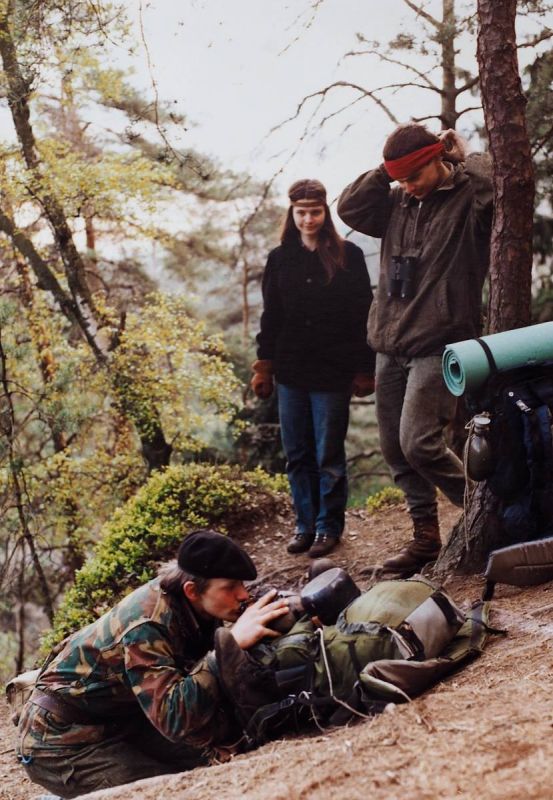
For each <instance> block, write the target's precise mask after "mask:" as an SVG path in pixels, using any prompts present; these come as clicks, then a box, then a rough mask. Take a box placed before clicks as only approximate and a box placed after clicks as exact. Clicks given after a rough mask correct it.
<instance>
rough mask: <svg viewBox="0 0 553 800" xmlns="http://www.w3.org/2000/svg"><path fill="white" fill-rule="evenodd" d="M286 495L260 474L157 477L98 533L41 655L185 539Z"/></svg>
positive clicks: (203, 471) (210, 471) (222, 470)
mask: <svg viewBox="0 0 553 800" xmlns="http://www.w3.org/2000/svg"><path fill="white" fill-rule="evenodd" d="M282 488H283V482H282V477H281V476H276V477H271V476H269V475H268V474H267V473H265V472H263V470H261V469H256V470H253V471H252V472H241V471H240V470H239V469H238V468H237V467H230V466H211V465H206V464H186V465H184V466H182V465H181V466H172V467H168V468H167V469H166V470H164V471H162V472H156V473H154V475H152V477H151V478H150V480H149V481H148V482H147V483H146V484H145V485H144V486H143V487H142V488H141V489H140V490H139V491H138V492H137V493H136V494H135V495H134V497H132V498H131V499H130V500H129V501H128V502H127V503H126V504H125V505H124V506H123V507H122V508H120V509H118V510H117V511H116V512H115V514H114V515H113V517H112V518H111V520H110V521H109V522H107V523H106V524H105V525H104V527H103V528H102V531H101V540H100V541H99V542H98V544H97V545H96V547H95V548H94V551H93V554H92V556H91V558H89V559H88V561H87V562H86V564H85V565H84V566H83V567H82V569H80V570H79V571H78V572H77V573H76V575H75V583H74V585H73V586H72V587H71V589H69V591H68V592H67V593H66V595H65V598H64V600H63V603H62V605H61V606H60V608H59V610H58V612H57V614H56V617H55V619H54V626H53V628H52V630H51V631H50V632H49V633H48V634H47V636H46V637H45V639H44V641H43V647H42V650H46V649H48V648H50V647H52V646H53V645H54V644H56V643H57V642H59V641H60V640H61V639H63V638H64V637H65V636H67V635H68V634H69V633H71V632H72V631H74V630H77V629H78V628H81V627H83V625H86V624H88V623H89V622H92V621H93V620H94V619H96V618H97V617H98V616H100V615H101V614H102V613H104V612H105V611H107V610H108V608H110V607H111V606H112V605H113V604H114V603H115V602H117V600H119V599H120V598H121V597H122V596H124V595H125V594H127V593H128V592H129V591H131V590H132V589H134V588H135V587H136V586H139V585H140V584H142V583H144V582H146V581H148V580H150V579H151V578H153V577H154V576H155V574H156V571H157V566H158V563H159V562H160V561H164V560H168V559H170V558H173V557H174V555H175V551H176V549H177V547H178V545H179V544H180V543H181V541H182V539H183V536H184V535H185V534H186V533H187V531H190V530H192V529H194V528H198V527H206V526H211V525H213V526H215V527H217V528H218V529H219V530H222V531H224V530H225V525H224V518H225V517H227V516H236V515H237V514H238V513H239V515H240V516H241V517H244V515H247V514H248V513H251V512H254V511H255V509H257V508H258V507H259V506H260V505H263V502H264V501H265V502H266V501H267V500H268V499H270V498H273V496H274V494H275V493H277V492H278V491H280V490H281V489H282Z"/></svg>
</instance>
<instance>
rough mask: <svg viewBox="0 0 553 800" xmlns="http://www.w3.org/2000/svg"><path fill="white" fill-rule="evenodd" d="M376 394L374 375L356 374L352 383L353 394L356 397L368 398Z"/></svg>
mask: <svg viewBox="0 0 553 800" xmlns="http://www.w3.org/2000/svg"><path fill="white" fill-rule="evenodd" d="M373 392H374V375H369V374H368V373H366V372H356V373H355V375H354V376H353V380H352V382H351V393H352V394H353V395H355V397H366V396H367V395H368V394H372V393H373Z"/></svg>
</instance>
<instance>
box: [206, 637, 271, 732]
mask: <svg viewBox="0 0 553 800" xmlns="http://www.w3.org/2000/svg"><path fill="white" fill-rule="evenodd" d="M215 657H216V659H217V668H218V672H219V681H220V683H221V685H222V687H223V690H224V692H225V694H226V695H227V697H228V698H229V699H230V701H231V702H232V704H233V707H234V709H235V711H236V716H237V717H238V719H239V720H240V722H241V723H242V725H243V726H244V728H246V727H247V725H248V722H249V721H250V719H251V717H252V716H253V715H254V714H255V712H256V711H257V710H258V709H259V708H261V707H262V706H266V705H267V704H268V703H274V702H275V701H276V700H278V699H279V692H278V687H277V683H276V679H275V674H274V671H273V670H272V669H269V667H265V666H263V665H262V664H260V663H259V662H258V661H256V660H255V659H254V658H252V656H250V655H249V653H248V652H247V651H245V650H242V648H241V647H240V646H239V645H238V644H237V642H236V639H235V638H234V636H233V635H232V633H231V632H230V630H229V629H228V628H217V630H216V632H215Z"/></svg>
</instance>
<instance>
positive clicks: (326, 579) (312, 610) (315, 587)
mask: <svg viewBox="0 0 553 800" xmlns="http://www.w3.org/2000/svg"><path fill="white" fill-rule="evenodd" d="M360 594H361V591H360V589H359V587H358V586H357V585H356V583H355V582H354V580H353V579H352V578H351V577H350V576H349V575H348V573H347V572H346V571H345V570H343V569H340V567H332V568H331V569H327V570H325V571H324V572H321V573H320V574H319V575H317V576H316V577H314V578H313V579H312V580H310V581H309V583H306V585H305V586H304V587H303V589H302V590H301V592H300V593H299V594H294V593H292V592H291V593H288V592H280V593H279V596H280V597H285V598H286V600H287V602H288V607H289V611H288V613H287V614H284V615H283V616H282V617H278V618H277V619H275V620H273V621H272V622H270V623H269V625H268V627H269V628H272V629H273V630H275V631H278V632H279V633H288V631H289V630H290V629H291V628H292V627H293V626H294V625H295V624H296V622H297V621H298V620H299V619H301V617H303V616H306V615H307V616H310V617H317V619H318V620H320V622H321V623H322V624H323V625H334V623H335V622H336V620H337V619H338V616H339V614H340V612H341V611H343V610H344V608H346V606H349V604H350V603H352V602H353V601H354V600H355V599H356V598H357V597H359V595H360Z"/></svg>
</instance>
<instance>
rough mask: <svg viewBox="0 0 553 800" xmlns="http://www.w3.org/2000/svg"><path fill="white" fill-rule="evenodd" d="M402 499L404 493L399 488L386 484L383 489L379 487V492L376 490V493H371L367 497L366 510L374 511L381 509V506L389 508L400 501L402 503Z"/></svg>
mask: <svg viewBox="0 0 553 800" xmlns="http://www.w3.org/2000/svg"><path fill="white" fill-rule="evenodd" d="M404 499H405V495H404V494H403V492H402V491H401V489H397V488H396V487H395V486H386V487H384V489H381V490H380V491H379V492H376V494H372V495H371V496H370V497H368V498H367V504H366V506H367V511H370V512H371V513H372V512H374V511H381V510H382V509H383V508H389V507H390V506H398V505H400V503H403V501H404Z"/></svg>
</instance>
